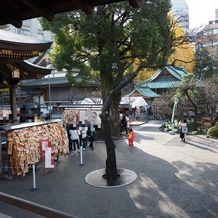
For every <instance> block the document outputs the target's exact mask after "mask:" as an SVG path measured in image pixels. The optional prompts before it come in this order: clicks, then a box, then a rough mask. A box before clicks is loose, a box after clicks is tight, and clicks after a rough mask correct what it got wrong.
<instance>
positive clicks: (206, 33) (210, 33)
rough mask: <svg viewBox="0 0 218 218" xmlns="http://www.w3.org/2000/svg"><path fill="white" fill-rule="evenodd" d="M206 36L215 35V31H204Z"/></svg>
mask: <svg viewBox="0 0 218 218" xmlns="http://www.w3.org/2000/svg"><path fill="white" fill-rule="evenodd" d="M203 34H204V36H210V35H212V34H213V30H204V33H203Z"/></svg>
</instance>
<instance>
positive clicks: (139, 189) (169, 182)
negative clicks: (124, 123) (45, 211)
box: [0, 121, 218, 218]
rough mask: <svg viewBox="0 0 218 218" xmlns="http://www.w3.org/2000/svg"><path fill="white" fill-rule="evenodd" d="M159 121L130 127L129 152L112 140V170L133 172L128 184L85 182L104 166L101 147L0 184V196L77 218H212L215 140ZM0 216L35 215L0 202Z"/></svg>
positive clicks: (217, 157) (217, 186)
mask: <svg viewBox="0 0 218 218" xmlns="http://www.w3.org/2000/svg"><path fill="white" fill-rule="evenodd" d="M162 122H163V121H149V122H148V123H145V124H143V125H140V126H133V129H134V131H135V135H136V140H135V143H134V147H133V148H130V147H128V145H127V141H126V140H121V141H116V142H115V143H116V157H117V167H118V168H124V169H129V170H131V171H134V172H135V173H136V175H137V178H136V180H135V181H134V182H132V183H131V184H129V185H126V186H122V187H116V188H99V187H94V186H92V185H90V184H88V183H87V182H86V181H85V177H86V176H87V174H89V173H90V172H92V171H94V170H98V169H103V168H104V167H105V160H106V151H105V145H104V143H103V142H95V143H94V147H95V150H94V151H91V150H89V149H87V150H86V151H84V152H83V163H84V164H83V165H82V166H81V165H80V161H81V159H80V155H79V154H71V155H68V156H67V157H64V156H63V157H61V161H60V162H58V163H56V164H55V169H54V171H48V172H47V173H46V174H44V170H43V167H41V168H39V170H37V172H36V185H37V191H34V192H33V191H30V189H31V188H32V174H31V173H29V174H28V175H26V176H25V177H22V176H19V177H16V176H15V177H14V178H13V179H11V180H6V179H0V191H1V192H4V193H7V194H11V195H14V196H16V197H19V198H23V199H26V200H29V201H32V202H35V203H39V204H42V205H44V206H48V207H51V208H54V209H56V210H60V211H63V212H65V213H69V214H72V215H75V216H78V217H80V218H127V217H130V218H131V217H133V218H144V217H147V218H151V217H175V218H177V217H178V218H189V217H190V218H192V217H193V218H199V217H200V218H201V217H202V218H204V217H205V218H206V217H208V218H210V217H218V140H216V139H208V138H206V137H205V136H187V143H183V142H180V139H179V135H178V134H176V135H169V134H167V133H163V132H160V131H159V126H160V125H161V123H162ZM0 213H4V214H7V215H9V216H11V217H16V218H29V217H32V218H38V217H41V216H39V215H36V214H33V213H30V212H28V211H24V210H22V209H20V208H16V207H14V206H10V205H7V204H5V203H0ZM0 217H1V216H0Z"/></svg>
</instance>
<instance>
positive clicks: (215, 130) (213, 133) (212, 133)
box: [207, 126, 218, 138]
mask: <svg viewBox="0 0 218 218" xmlns="http://www.w3.org/2000/svg"><path fill="white" fill-rule="evenodd" d="M207 135H208V136H209V137H213V138H218V126H213V127H211V128H209V129H208V131H207Z"/></svg>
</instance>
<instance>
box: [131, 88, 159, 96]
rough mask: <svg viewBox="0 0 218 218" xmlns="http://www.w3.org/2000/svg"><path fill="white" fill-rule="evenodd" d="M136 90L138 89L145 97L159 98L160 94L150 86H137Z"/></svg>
mask: <svg viewBox="0 0 218 218" xmlns="http://www.w3.org/2000/svg"><path fill="white" fill-rule="evenodd" d="M135 89H136V91H138V92H139V93H140V94H141V95H143V96H144V97H149V98H157V97H159V96H160V95H158V94H157V93H155V92H153V91H152V90H151V89H150V88H148V87H147V88H141V87H138V86H137V87H135Z"/></svg>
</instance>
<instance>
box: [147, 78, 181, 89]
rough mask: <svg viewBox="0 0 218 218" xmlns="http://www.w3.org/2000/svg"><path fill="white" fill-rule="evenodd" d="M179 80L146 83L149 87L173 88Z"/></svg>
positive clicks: (177, 84)
mask: <svg viewBox="0 0 218 218" xmlns="http://www.w3.org/2000/svg"><path fill="white" fill-rule="evenodd" d="M179 83H180V81H173V80H169V81H158V82H151V83H149V84H148V87H149V88H150V89H165V88H175V87H178V86H179Z"/></svg>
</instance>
